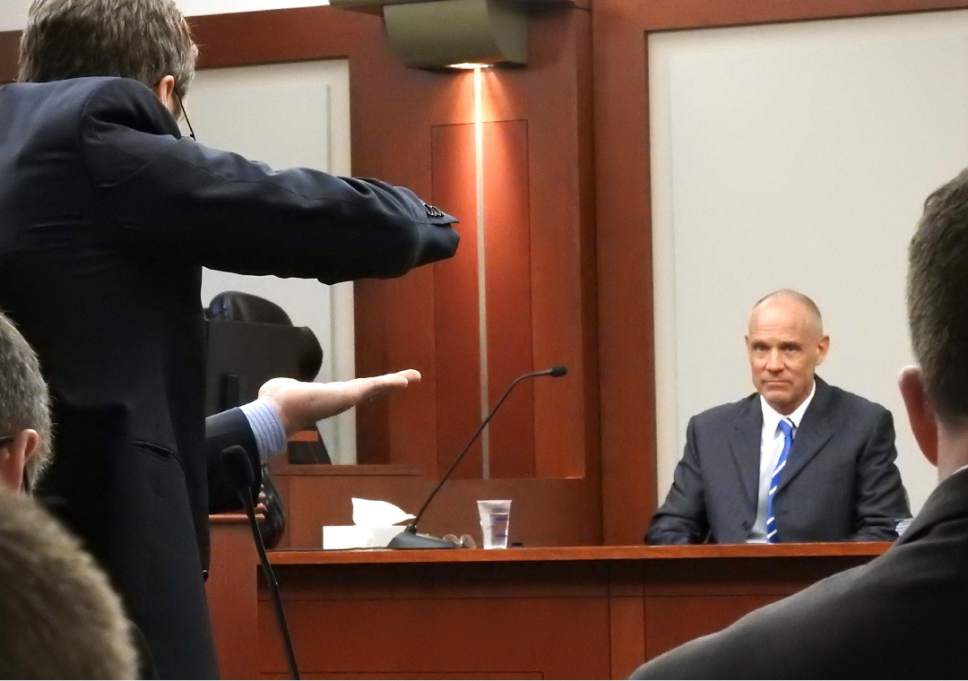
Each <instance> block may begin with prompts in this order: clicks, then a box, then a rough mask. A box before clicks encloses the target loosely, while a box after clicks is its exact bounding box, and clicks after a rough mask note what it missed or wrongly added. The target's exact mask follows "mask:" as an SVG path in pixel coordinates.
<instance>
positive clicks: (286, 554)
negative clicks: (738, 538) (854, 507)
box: [269, 542, 891, 565]
mask: <svg viewBox="0 0 968 681" xmlns="http://www.w3.org/2000/svg"><path fill="white" fill-rule="evenodd" d="M890 547H891V544H890V542H846V543H836V542H830V543H818V544H771V545H766V544H734V545H733V544H721V545H717V544H706V545H702V546H605V547H596V546H568V547H560V546H555V547H535V548H514V549H507V550H491V551H485V550H483V549H449V550H448V549H444V550H438V549H431V550H426V551H391V550H388V549H375V550H372V551H361V550H353V551H316V550H313V551H291V550H287V551H273V552H270V554H269V555H270V557H269V560H270V562H271V563H272V564H273V565H328V564H346V563H353V564H360V565H370V564H377V563H520V562H529V563H531V562H535V561H549V562H561V561H579V562H583V561H600V560H635V561H640V560H649V561H652V560H681V559H697V558H698V559H721V558H756V559H766V560H770V559H774V558H829V557H836V556H868V557H869V556H879V555H881V554H882V553H884V552H885V551H887V550H888V549H889V548H890Z"/></svg>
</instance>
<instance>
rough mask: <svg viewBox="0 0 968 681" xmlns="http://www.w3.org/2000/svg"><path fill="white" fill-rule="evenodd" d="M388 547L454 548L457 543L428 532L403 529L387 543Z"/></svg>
mask: <svg viewBox="0 0 968 681" xmlns="http://www.w3.org/2000/svg"><path fill="white" fill-rule="evenodd" d="M387 548H388V549H456V548H458V546H457V544H455V543H454V542H451V541H447V540H446V539H440V538H439V537H431V536H430V535H429V534H417V533H416V532H409V531H407V530H404V531H403V532H401V533H400V534H398V535H397V536H396V537H394V538H393V539H391V540H390V543H389V544H387Z"/></svg>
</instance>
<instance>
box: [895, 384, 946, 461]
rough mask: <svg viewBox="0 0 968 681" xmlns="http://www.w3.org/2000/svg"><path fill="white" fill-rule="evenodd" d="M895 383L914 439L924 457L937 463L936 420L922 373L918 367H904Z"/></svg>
mask: <svg viewBox="0 0 968 681" xmlns="http://www.w3.org/2000/svg"><path fill="white" fill-rule="evenodd" d="M897 385H898V387H899V388H900V389H901V397H902V398H903V399H904V408H905V409H906V410H907V415H908V421H909V422H910V424H911V431H912V432H913V433H914V439H915V440H917V443H918V447H920V448H921V453H922V454H924V458H926V459H927V460H928V461H930V462H931V463H932V465H934V466H937V465H938V422H937V420H936V418H935V414H934V406H933V405H932V404H931V400H930V399H928V393H927V391H926V390H925V388H924V375H923V374H922V373H921V368H920V367H905V368H904V369H902V370H901V375H900V376H898V378H897Z"/></svg>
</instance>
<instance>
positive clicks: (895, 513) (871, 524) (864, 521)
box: [850, 408, 911, 541]
mask: <svg viewBox="0 0 968 681" xmlns="http://www.w3.org/2000/svg"><path fill="white" fill-rule="evenodd" d="M878 411H879V414H878V416H877V419H876V421H875V424H874V427H873V428H872V430H871V435H870V438H869V439H868V441H867V443H866V444H865V446H864V449H863V451H862V452H861V453H860V456H859V459H858V462H857V469H856V471H857V480H856V487H855V489H856V497H855V498H856V504H855V516H854V518H855V531H854V534H853V535H852V536H851V537H850V539H851V540H852V541H894V540H895V539H897V531H896V529H895V528H896V527H897V523H898V521H899V520H901V519H902V518H909V517H910V516H911V509H910V508H909V506H908V500H907V493H906V492H905V491H904V485H903V484H902V483H901V474H900V473H899V472H898V470H897V466H895V465H894V461H895V459H896V458H897V450H896V449H895V448H894V420H893V418H892V417H891V412H889V411H887V410H886V409H883V408H878Z"/></svg>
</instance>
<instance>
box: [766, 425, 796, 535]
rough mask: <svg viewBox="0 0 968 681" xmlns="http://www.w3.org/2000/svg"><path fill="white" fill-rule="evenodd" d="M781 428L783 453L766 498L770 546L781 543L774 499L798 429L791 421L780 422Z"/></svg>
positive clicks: (767, 529)
mask: <svg viewBox="0 0 968 681" xmlns="http://www.w3.org/2000/svg"><path fill="white" fill-rule="evenodd" d="M779 428H780V430H782V431H783V451H782V452H780V458H779V459H777V461H776V466H775V467H774V468H773V475H771V476H770V493H769V494H768V495H767V497H766V541H767V543H769V544H775V543H777V542H778V541H780V535H779V533H778V532H777V531H776V517H775V516H774V515H773V497H774V496H775V495H776V488H777V487H779V485H780V476H781V475H782V474H783V469H784V468H785V467H786V462H787V457H789V456H790V449H791V448H792V447H793V431H794V430H795V429H796V427H795V426H794V425H793V421H791V420H790V419H783V420H782V421H780V425H779Z"/></svg>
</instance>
